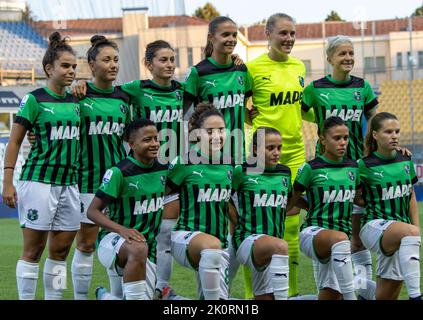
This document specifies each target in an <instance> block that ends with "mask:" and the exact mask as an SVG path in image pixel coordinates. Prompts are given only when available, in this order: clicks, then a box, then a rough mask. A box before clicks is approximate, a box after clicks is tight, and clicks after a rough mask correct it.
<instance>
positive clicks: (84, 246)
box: [76, 241, 95, 253]
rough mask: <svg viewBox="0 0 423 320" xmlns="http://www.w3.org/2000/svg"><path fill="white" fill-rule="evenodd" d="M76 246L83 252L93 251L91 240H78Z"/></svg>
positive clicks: (93, 243)
mask: <svg viewBox="0 0 423 320" xmlns="http://www.w3.org/2000/svg"><path fill="white" fill-rule="evenodd" d="M76 247H77V248H78V250H79V251H81V252H84V253H91V252H94V251H95V242H91V241H78V243H77V245H76Z"/></svg>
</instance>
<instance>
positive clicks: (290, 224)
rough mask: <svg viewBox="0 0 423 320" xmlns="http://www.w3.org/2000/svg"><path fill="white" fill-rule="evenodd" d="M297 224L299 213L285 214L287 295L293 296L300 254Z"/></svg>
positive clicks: (296, 289)
mask: <svg viewBox="0 0 423 320" xmlns="http://www.w3.org/2000/svg"><path fill="white" fill-rule="evenodd" d="M299 225H300V215H299V214H296V215H294V216H287V217H286V219H285V236H284V239H285V241H286V242H287V243H288V255H289V290H288V296H295V295H297V294H298V293H299V292H298V279H297V275H298V264H299V255H300V245H299V239H300V234H299Z"/></svg>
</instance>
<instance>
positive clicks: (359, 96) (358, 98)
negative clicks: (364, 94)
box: [354, 91, 361, 101]
mask: <svg viewBox="0 0 423 320" xmlns="http://www.w3.org/2000/svg"><path fill="white" fill-rule="evenodd" d="M354 99H355V100H357V101H361V93H360V91H354Z"/></svg>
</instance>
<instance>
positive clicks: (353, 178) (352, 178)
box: [348, 171, 355, 181]
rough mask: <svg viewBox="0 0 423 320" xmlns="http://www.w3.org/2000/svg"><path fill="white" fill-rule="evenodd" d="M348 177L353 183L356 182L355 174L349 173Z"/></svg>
mask: <svg viewBox="0 0 423 320" xmlns="http://www.w3.org/2000/svg"><path fill="white" fill-rule="evenodd" d="M348 177H349V178H350V180H351V181H354V180H355V175H354V172H352V171H348Z"/></svg>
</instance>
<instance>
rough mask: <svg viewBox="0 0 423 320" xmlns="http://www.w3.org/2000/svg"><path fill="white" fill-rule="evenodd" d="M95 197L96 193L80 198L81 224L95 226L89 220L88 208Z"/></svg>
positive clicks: (84, 194) (86, 194)
mask: <svg viewBox="0 0 423 320" xmlns="http://www.w3.org/2000/svg"><path fill="white" fill-rule="evenodd" d="M94 197H95V194H94V193H81V194H80V195H79V198H80V200H81V223H87V224H95V223H94V222H92V221H91V220H90V219H88V218H87V211H88V207H89V206H90V204H91V202H92V201H93V199H94Z"/></svg>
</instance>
